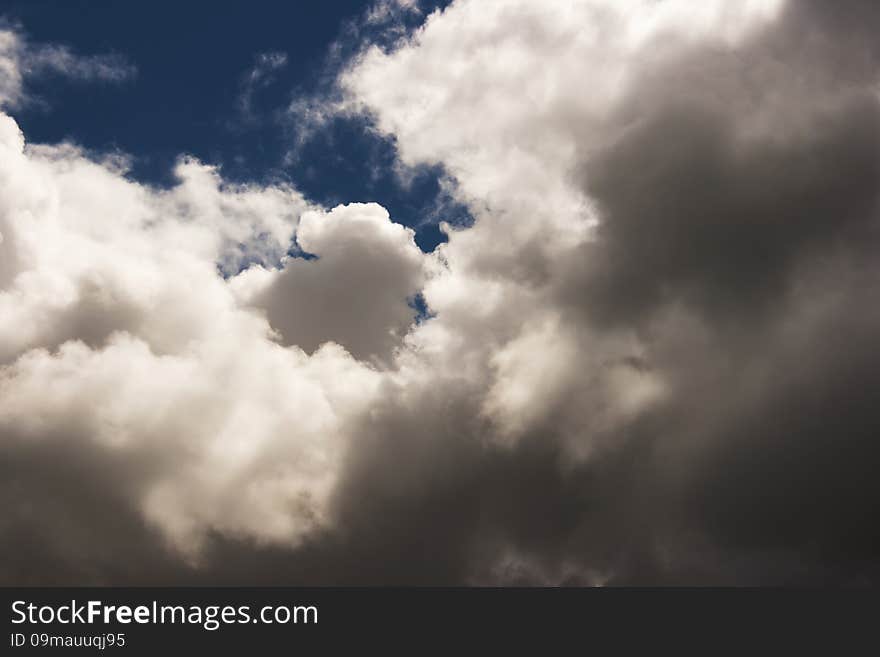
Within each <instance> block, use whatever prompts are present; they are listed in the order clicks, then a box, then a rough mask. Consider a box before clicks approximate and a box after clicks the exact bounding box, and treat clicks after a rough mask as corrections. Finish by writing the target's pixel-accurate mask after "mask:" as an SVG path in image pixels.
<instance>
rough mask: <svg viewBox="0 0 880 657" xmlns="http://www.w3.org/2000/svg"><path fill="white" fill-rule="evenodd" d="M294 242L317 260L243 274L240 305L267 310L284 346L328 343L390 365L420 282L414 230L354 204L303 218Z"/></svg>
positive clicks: (421, 268)
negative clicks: (241, 303)
mask: <svg viewBox="0 0 880 657" xmlns="http://www.w3.org/2000/svg"><path fill="white" fill-rule="evenodd" d="M296 237H297V242H298V244H299V247H300V248H301V249H303V250H304V251H305V252H306V253H308V254H310V255H313V256H316V259H314V260H305V259H302V258H289V259H287V260H286V261H285V262H283V263H282V266H281V269H279V270H274V271H266V270H265V269H262V268H252V269H250V270H248V271H246V272H244V273H243V274H241V275H240V276H238V277H237V278H236V281H235V285H236V289H238V290H239V291H240V295H241V299H242V300H243V301H244V302H245V303H249V304H251V305H253V306H255V307H257V308H260V309H262V310H264V311H265V313H266V317H267V318H268V320H269V323H270V324H271V325H272V327H273V328H274V329H276V330H277V331H278V332H279V333H280V336H281V339H282V341H283V342H284V343H285V344H295V345H298V346H300V347H301V348H303V349H305V350H306V351H309V352H311V351H314V350H315V349H317V348H318V347H319V346H320V345H321V344H323V343H325V342H328V341H332V342H336V343H337V344H340V345H342V346H344V347H345V348H346V349H348V350H349V351H350V352H351V353H352V354H353V355H354V356H356V357H357V358H359V359H361V360H366V361H370V360H378V361H380V362H385V363H387V362H389V360H390V358H391V356H392V355H393V352H394V349H395V348H396V347H398V346H399V345H400V344H401V343H402V339H403V336H404V335H405V334H406V333H407V331H408V329H409V327H410V325H411V324H412V323H413V320H414V319H415V315H416V311H415V310H414V309H413V306H412V304H411V302H412V299H413V297H414V296H415V295H416V294H417V293H418V292H419V291H420V290H421V288H422V285H423V283H424V278H425V268H426V262H425V260H426V257H425V256H424V255H423V254H422V252H421V251H420V250H419V248H418V247H417V246H416V243H415V239H414V232H413V230H412V229H409V228H404V227H403V226H401V225H400V224H395V223H392V222H391V221H390V218H389V216H388V212H387V211H386V210H385V209H384V208H382V207H381V206H379V205H376V204H368V205H363V204H352V205H347V206H339V207H337V208H335V209H334V210H332V211H330V212H329V213H326V214H321V213H318V212H315V211H312V212H308V213H305V214H304V215H303V216H302V218H301V220H300V223H299V228H298V230H297V233H296Z"/></svg>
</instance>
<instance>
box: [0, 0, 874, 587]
mask: <svg viewBox="0 0 880 657" xmlns="http://www.w3.org/2000/svg"><path fill="white" fill-rule="evenodd" d="M389 6H390V5H389ZM404 6H406V3H404ZM835 7H836V9H835V11H830V10H829V9H828V8H827V3H822V2H819V1H818V0H816V1H815V2H814V1H813V0H805V1H803V2H797V3H795V2H788V3H787V2H783V1H782V0H755V1H752V2H726V1H723V0H712V1H711V2H705V3H701V4H700V5H699V6H698V7H695V6H694V3H692V2H687V1H686V0H666V1H665V2H653V1H649V0H631V1H629V2H618V1H612V0H579V1H578V2H572V3H544V4H539V3H534V2H529V1H528V0H505V1H504V2H496V3H486V2H479V1H478V0H458V1H457V2H454V3H453V4H452V5H451V6H450V7H448V8H447V9H445V10H444V11H442V12H436V13H434V14H432V15H431V16H430V17H429V18H428V19H427V20H426V22H425V24H424V26H423V27H422V28H420V29H419V30H417V31H416V32H415V33H414V34H413V35H412V36H411V37H409V38H408V39H407V40H406V41H404V42H402V43H398V44H397V45H396V47H394V48H371V49H369V48H368V49H367V50H365V51H363V52H361V53H360V54H359V55H358V56H357V57H356V58H355V59H354V60H353V61H352V62H351V63H350V65H349V66H348V67H347V68H346V70H345V72H344V74H343V75H342V77H341V78H340V80H339V84H340V88H341V89H342V90H343V91H344V94H345V95H344V101H343V103H344V105H345V107H346V108H347V109H346V111H358V112H365V113H366V114H368V115H369V116H370V117H371V118H372V120H373V121H374V122H375V125H376V127H377V129H379V130H382V131H385V132H387V133H388V134H389V135H390V136H392V137H393V138H394V139H395V140H396V143H397V145H398V147H399V153H400V157H401V159H402V161H403V163H404V164H406V165H414V166H415V165H419V164H423V163H429V164H430V163H441V164H443V165H444V167H446V169H447V170H448V171H449V172H450V174H451V175H452V176H454V178H455V180H456V185H455V186H454V190H455V191H454V193H455V194H457V195H458V200H461V201H463V202H465V203H467V204H468V207H469V208H470V209H471V211H472V213H473V215H474V217H475V219H476V222H475V224H474V226H472V227H470V228H467V229H459V230H453V229H451V228H450V227H449V226H444V230H446V231H447V232H448V234H449V241H448V243H446V244H443V245H441V246H439V247H438V248H437V249H436V250H435V252H433V253H431V254H423V253H421V252H420V251H419V250H418V249H417V248H416V247H415V244H414V242H413V237H412V232H411V231H410V230H408V229H406V228H404V227H402V226H400V225H397V224H395V223H393V222H392V221H391V219H390V218H389V216H388V214H387V212H385V210H383V209H382V208H381V207H379V206H377V205H374V204H350V205H347V206H341V207H338V208H335V209H332V210H327V209H323V208H314V207H310V206H309V205H308V204H307V203H306V202H305V201H304V200H303V199H302V197H301V196H299V195H298V194H297V193H296V191H295V190H293V189H290V188H284V187H259V186H233V185H229V184H227V183H225V182H224V181H223V179H222V177H221V175H220V173H219V172H218V171H216V170H213V169H210V168H208V167H205V166H204V165H201V164H199V163H197V162H192V161H186V160H184V161H182V162H181V164H180V168H179V170H178V174H179V178H180V182H179V184H178V185H177V186H176V187H174V188H172V189H170V190H168V191H157V190H153V189H150V188H148V187H143V186H140V185H137V184H136V183H133V182H130V181H128V180H126V179H125V178H124V177H123V176H121V175H120V173H119V171H118V170H117V169H116V168H114V167H113V166H112V164H111V163H106V162H105V163H102V162H95V161H92V160H89V159H88V158H86V157H85V156H84V155H83V154H82V153H80V152H78V151H76V150H75V149H73V148H71V147H69V146H64V145H58V146H38V147H25V146H24V142H23V138H22V136H21V134H20V132H19V131H18V129H17V127H16V125H15V123H14V122H13V121H12V119H10V118H8V117H5V118H4V120H3V122H0V145H2V148H4V149H5V151H4V157H3V158H0V188H2V190H3V193H2V194H0V198H2V199H3V201H2V203H0V232H2V234H3V242H2V243H0V249H2V258H0V290H2V292H0V305H2V307H3V311H2V312H0V317H2V318H3V319H2V323H0V335H2V339H0V347H2V353H0V358H2V362H3V364H4V365H3V369H2V375H0V389H2V390H0V437H2V441H0V444H2V450H3V454H4V459H2V461H0V463H4V464H9V465H3V466H2V467H3V468H4V474H6V475H7V476H6V477H4V478H3V482H4V483H3V484H2V486H3V489H4V493H5V494H6V496H7V498H8V499H9V500H10V503H9V504H8V509H9V510H8V512H7V513H6V514H5V515H4V519H3V524H2V525H0V531H2V532H3V533H4V536H8V537H11V538H12V540H11V541H4V543H3V544H4V545H9V544H13V543H14V544H16V545H27V546H30V547H31V550H30V555H31V557H30V558H29V559H23V558H22V557H21V556H18V557H13V555H10V556H9V558H8V559H4V560H3V561H2V563H4V564H6V566H5V570H4V571H3V577H4V579H5V580H7V581H75V582H85V581H88V582H95V581H116V582H122V581H125V582H130V581H174V582H185V581H192V582H202V583H204V582H211V583H219V582H224V583H244V582H248V583H267V582H274V583H278V582H296V583H317V584H328V583H373V584H381V583H386V584H387V583H410V584H411V583H434V584H437V583H443V584H449V583H490V584H498V583H517V584H535V583H540V584H565V583H571V584H620V583H627V584H657V583H671V584H699V583H710V584H762V583H774V584H780V583H805V582H808V583H822V582H826V583H835V584H840V583H865V582H876V581H877V577H878V575H880V573H878V571H877V567H876V563H877V556H878V545H880V541H878V532H877V529H876V523H875V522H873V515H875V514H874V509H875V508H876V507H877V504H878V501H880V500H878V496H880V489H878V485H877V483H876V477H874V476H873V472H872V469H871V467H872V464H873V463H875V462H876V461H877V456H878V455H877V445H876V439H875V437H876V436H877V435H878V429H880V413H878V411H877V408H876V403H874V397H875V391H876V390H877V388H878V384H880V381H878V380H877V372H880V367H878V366H880V363H878V362H877V360H878V359H877V355H876V353H877V350H876V348H875V345H874V342H875V340H876V336H877V335H878V331H880V313H878V311H876V310H875V307H876V306H877V304H876V303H875V300H876V298H877V294H878V291H880V275H878V272H877V267H876V262H877V257H878V255H880V224H878V221H880V218H878V206H877V201H878V198H877V189H878V177H880V142H878V135H880V131H878V128H880V124H878V122H880V99H878V95H877V83H878V81H880V80H878V76H877V55H878V52H877V47H876V44H875V39H874V34H875V32H876V28H877V27H878V20H880V12H878V11H877V10H876V9H875V8H874V5H873V4H872V3H868V2H860V1H858V0H847V1H846V2H842V3H837V4H836V5H835ZM844 36H845V38H844ZM334 111H335V110H334ZM292 239H295V242H296V245H297V246H298V248H294V249H292V250H290V251H289V252H290V253H291V254H292V255H287V253H288V247H289V245H290V240H292ZM419 292H421V294H422V296H423V298H424V300H425V302H426V304H427V306H428V308H429V311H430V313H429V317H428V318H423V319H422V320H421V321H416V319H415V312H414V311H413V309H412V308H411V307H410V305H409V303H408V301H409V300H411V299H412V298H413V296H414V295H416V294H418V293H419ZM62 463H63V464H62ZM43 481H51V482H53V483H52V485H51V487H50V489H46V488H45V487H44V486H43V484H42V483H41V482H43ZM41 486H43V487H42V488H41ZM95 508H99V509H101V510H103V513H101V514H97V516H96V515H95V514H94V513H93V512H92V510H93V509H95ZM52 519H58V521H57V522H56V521H55V520H52ZM95 535H98V536H100V537H101V538H102V539H105V540H103V541H102V540H97V539H96V538H95V537H94V536H95ZM144 545H149V546H162V547H161V549H159V548H157V549H155V550H146V549H145V548H144ZM61 546H63V547H61ZM108 546H109V547H108ZM111 547H112V550H111V549H110V548H111ZM5 551H8V550H5ZM5 551H4V555H5ZM18 552H19V553H20V551H18Z"/></svg>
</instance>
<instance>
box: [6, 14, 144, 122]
mask: <svg viewBox="0 0 880 657" xmlns="http://www.w3.org/2000/svg"><path fill="white" fill-rule="evenodd" d="M46 75H59V76H62V77H65V78H67V79H70V80H75V81H81V82H110V83H119V82H125V81H127V80H130V79H131V78H133V77H135V76H136V75H137V68H136V67H135V66H134V65H133V64H131V63H130V62H128V61H127V60H126V59H125V58H124V57H122V56H121V55H117V54H104V55H79V54H76V53H74V52H73V51H72V50H71V49H70V48H68V47H67V46H63V45H57V44H51V45H45V44H34V43H32V42H30V41H29V40H28V39H27V37H26V36H25V35H24V34H23V33H22V32H21V30H20V29H17V28H15V27H14V26H9V25H7V24H4V23H3V22H2V21H0V107H6V108H9V107H12V108H14V107H16V106H19V105H21V104H22V103H25V102H29V101H31V100H33V98H32V97H30V96H29V95H28V94H27V92H26V83H27V81H28V80H29V79H35V78H38V77H41V76H46Z"/></svg>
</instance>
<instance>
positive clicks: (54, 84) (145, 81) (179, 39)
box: [0, 0, 470, 250]
mask: <svg viewBox="0 0 880 657" xmlns="http://www.w3.org/2000/svg"><path fill="white" fill-rule="evenodd" d="M445 4H448V3H447V2H446V1H445V0H440V1H439V2H437V1H435V0H430V1H428V2H422V3H421V7H422V8H423V11H422V12H420V13H418V14H416V13H411V14H405V15H401V16H400V20H401V21H402V26H403V27H404V28H405V29H407V30H412V29H414V28H415V27H417V26H418V25H419V24H420V23H421V22H422V21H423V20H424V17H425V16H426V15H427V14H429V13H430V11H431V10H432V9H433V8H435V7H438V6H442V5H445ZM3 5H4V6H3V9H2V10H0V15H2V16H4V17H5V19H6V20H7V21H9V22H11V23H13V24H16V25H17V26H18V27H19V28H20V29H21V30H22V31H23V32H24V33H25V34H26V35H27V36H28V38H29V39H30V41H31V42H33V43H51V44H64V45H66V46H68V47H69V48H70V49H71V50H73V51H74V52H76V53H77V54H81V55H95V54H104V53H108V52H109V53H113V54H115V55H118V56H121V57H123V58H125V59H126V60H127V61H128V62H129V63H130V64H132V65H133V66H134V67H135V68H136V69H137V74H136V75H135V76H133V77H132V78H131V79H129V80H126V81H124V82H122V83H119V84H91V83H83V82H82V81H77V80H72V79H70V78H66V77H63V76H58V75H43V76H35V77H32V78H30V79H29V80H28V91H29V94H30V95H32V96H34V97H36V98H37V99H38V101H39V102H32V103H29V104H27V105H25V106H24V107H21V108H18V109H17V110H16V112H15V117H16V120H17V121H18V122H19V125H20V126H21V127H22V129H23V130H24V132H25V134H27V135H28V139H29V141H31V142H45V143H55V142H58V141H62V140H69V141H72V142H75V143H77V144H79V145H81V146H84V147H86V148H88V149H92V150H95V151H101V152H103V151H121V152H123V153H126V154H128V155H130V156H132V158H133V160H132V169H131V172H130V176H131V177H133V178H135V179H137V180H139V181H142V182H147V183H150V184H154V185H160V186H167V185H170V184H172V183H173V177H172V167H173V164H174V161H175V159H176V158H177V157H178V156H179V155H181V154H189V155H194V156H196V157H197V158H199V159H200V160H202V161H204V162H207V163H211V164H217V165H221V167H222V172H223V176H224V178H226V179H227V180H233V181H241V182H249V181H261V182H262V181H278V180H283V181H288V182H291V183H293V184H294V185H295V186H296V187H297V189H299V190H300V191H301V192H302V193H303V194H305V195H306V197H307V198H309V199H310V200H313V201H316V202H318V203H320V204H322V205H325V206H333V205H336V204H339V203H347V202H352V201H364V200H371V201H376V202H378V203H380V204H381V205H383V206H385V207H386V208H388V210H389V211H390V212H391V215H392V216H393V217H394V218H395V220H396V221H398V222H400V223H403V224H405V225H408V226H412V227H415V228H416V229H417V242H418V243H419V245H420V246H421V247H422V248H423V249H425V250H431V249H433V247H434V246H435V245H436V244H437V243H439V242H440V241H441V240H443V239H445V238H444V236H443V235H442V234H441V233H440V231H439V229H438V228H437V222H438V221H439V220H441V219H442V220H446V221H450V222H451V223H468V222H469V221H470V218H469V215H468V212H467V209H466V208H465V207H464V206H462V205H460V204H457V203H454V202H452V201H451V200H450V199H449V197H448V195H446V194H444V193H443V192H442V191H441V189H440V186H439V180H440V177H441V176H442V175H443V171H442V169H441V168H440V167H427V166H426V167H422V168H420V169H419V170H418V171H417V172H416V175H415V176H412V177H411V178H410V179H409V180H408V181H407V182H406V183H405V184H404V183H403V182H402V181H401V180H400V178H399V176H397V175H396V174H395V172H394V165H395V160H396V150H395V146H394V144H393V142H392V141H390V140H388V139H386V138H384V137H379V136H378V135H376V134H375V132H374V131H370V130H369V129H368V127H369V126H368V125H367V122H366V119H364V118H363V117H359V118H339V119H336V120H334V121H332V122H331V123H330V124H328V125H326V126H324V127H322V128H321V129H319V130H317V131H316V132H315V133H314V134H312V136H311V137H310V138H309V139H308V140H307V141H306V142H305V143H302V144H300V145H299V147H298V148H299V150H297V151H296V153H294V154H295V155H296V156H295V157H289V155H290V154H291V149H292V148H293V147H294V138H293V135H292V133H291V132H292V128H293V126H295V125H296V117H295V116H294V115H292V114H291V113H290V112H289V111H288V108H289V106H290V103H291V100H292V99H293V98H295V97H308V96H310V95H314V94H318V93H322V92H324V91H325V90H326V87H327V85H328V83H329V81H331V80H332V79H333V75H334V72H335V71H336V70H337V69H338V66H339V65H340V58H339V57H336V58H334V57H332V56H331V49H332V48H334V46H335V47H336V48H339V49H340V50H341V52H342V54H343V57H342V60H341V61H342V62H344V61H345V56H346V55H349V54H351V52H352V51H353V48H354V47H355V46H356V44H357V43H362V42H363V41H362V40H363V39H365V38H373V39H376V40H379V41H380V43H381V40H380V37H381V35H380V34H379V32H378V31H377V30H376V29H374V28H372V27H370V26H368V25H365V23H364V21H363V17H364V15H365V12H366V11H367V10H368V8H369V5H370V3H368V2H364V1H363V0H358V1H352V0H339V1H334V2H319V1H317V0H303V1H302V2H295V3H280V2H266V1H264V0H249V1H241V0H233V1H230V2H219V3H188V2H187V3H181V2H168V1H167V0H157V1H156V2H151V3H121V2H111V1H109V0H94V1H92V0H71V1H70V2H64V3H59V2H51V1H49V0H6V2H4V3H3ZM355 30H357V37H355ZM261 58H262V61H263V62H265V61H270V62H274V63H275V64H274V66H273V65H268V66H267V65H265V63H264V64H263V67H262V68H263V73H262V74H261V75H260V78H259V82H258V83H257V84H251V85H250V86H249V85H248V79H249V78H250V76H251V74H252V72H253V71H254V70H255V68H257V67H260V62H261ZM246 97H247V99H246V100H245V98H246ZM245 105H246V107H245Z"/></svg>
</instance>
